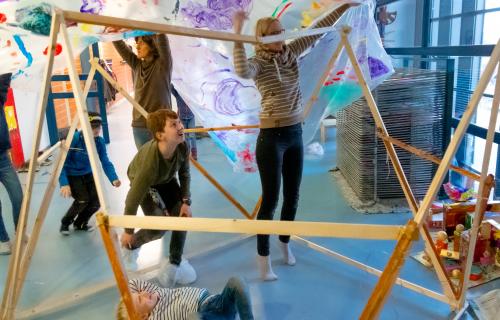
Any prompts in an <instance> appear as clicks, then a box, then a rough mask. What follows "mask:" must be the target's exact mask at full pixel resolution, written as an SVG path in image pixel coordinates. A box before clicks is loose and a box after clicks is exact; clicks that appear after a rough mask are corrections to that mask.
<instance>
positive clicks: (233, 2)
mask: <svg viewBox="0 0 500 320" xmlns="http://www.w3.org/2000/svg"><path fill="white" fill-rule="evenodd" d="M251 2H252V0H208V1H207V5H206V6H204V5H201V4H199V3H196V2H193V1H188V3H187V4H186V6H185V7H184V8H182V9H181V13H182V15H183V16H184V17H185V18H186V19H187V20H188V21H190V22H191V24H192V25H193V27H196V28H208V29H210V30H228V29H231V28H232V26H233V16H234V13H235V12H237V11H241V10H243V11H248V8H249V6H250V4H251Z"/></svg>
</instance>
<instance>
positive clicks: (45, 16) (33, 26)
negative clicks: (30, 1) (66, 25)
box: [16, 2, 52, 36]
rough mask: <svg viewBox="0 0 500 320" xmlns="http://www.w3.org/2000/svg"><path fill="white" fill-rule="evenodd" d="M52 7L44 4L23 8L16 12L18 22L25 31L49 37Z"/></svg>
mask: <svg viewBox="0 0 500 320" xmlns="http://www.w3.org/2000/svg"><path fill="white" fill-rule="evenodd" d="M51 12H52V6H51V5H50V4H48V3H45V2H42V3H41V4H39V5H36V6H31V7H26V8H23V9H21V10H19V11H17V12H16V20H18V22H19V26H20V27H21V28H23V29H26V30H29V31H32V32H34V33H38V34H41V35H45V36H48V35H49V34H50V25H51V20H52V16H51Z"/></svg>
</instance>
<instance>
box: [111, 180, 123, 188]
mask: <svg viewBox="0 0 500 320" xmlns="http://www.w3.org/2000/svg"><path fill="white" fill-rule="evenodd" d="M112 183H113V186H114V187H117V188H118V187H119V186H121V185H122V182H121V181H120V180H118V179H117V180H115V181H113V182H112Z"/></svg>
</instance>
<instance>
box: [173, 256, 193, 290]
mask: <svg viewBox="0 0 500 320" xmlns="http://www.w3.org/2000/svg"><path fill="white" fill-rule="evenodd" d="M195 281H196V271H195V270H194V268H193V266H192V265H191V264H190V263H189V261H188V260H187V259H184V258H183V259H182V262H181V264H180V265H179V270H177V283H178V284H180V285H183V286H185V285H188V284H191V283H193V282H195Z"/></svg>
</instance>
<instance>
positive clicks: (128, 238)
mask: <svg viewBox="0 0 500 320" xmlns="http://www.w3.org/2000/svg"><path fill="white" fill-rule="evenodd" d="M131 242H132V235H131V234H128V233H126V232H124V233H123V234H122V236H121V238H120V243H121V245H122V247H124V248H127V249H130V248H131V246H130V243H131Z"/></svg>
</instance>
